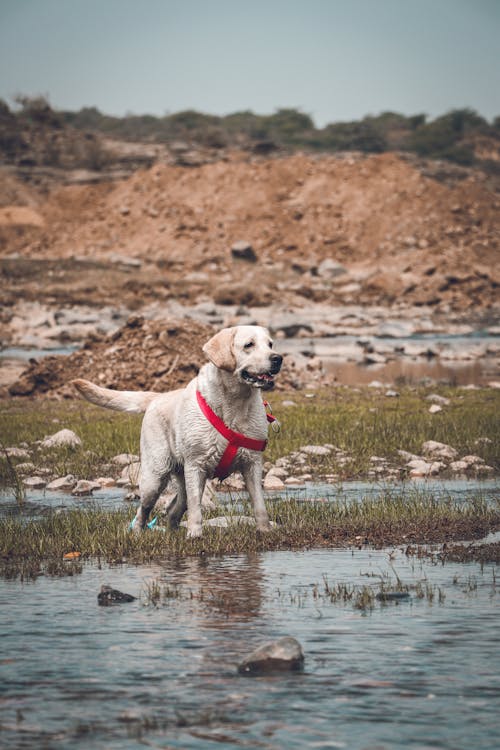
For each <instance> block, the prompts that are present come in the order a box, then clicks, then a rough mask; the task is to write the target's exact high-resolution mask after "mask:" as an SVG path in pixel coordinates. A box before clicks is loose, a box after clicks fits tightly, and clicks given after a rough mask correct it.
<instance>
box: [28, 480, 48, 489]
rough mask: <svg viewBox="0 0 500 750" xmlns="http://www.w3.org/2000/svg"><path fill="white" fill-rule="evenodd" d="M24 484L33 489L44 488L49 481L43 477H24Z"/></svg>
mask: <svg viewBox="0 0 500 750" xmlns="http://www.w3.org/2000/svg"><path fill="white" fill-rule="evenodd" d="M23 484H24V486H25V487H29V489H31V490H42V489H43V488H44V487H45V485H46V484H47V482H46V481H45V479H42V477H26V479H23Z"/></svg>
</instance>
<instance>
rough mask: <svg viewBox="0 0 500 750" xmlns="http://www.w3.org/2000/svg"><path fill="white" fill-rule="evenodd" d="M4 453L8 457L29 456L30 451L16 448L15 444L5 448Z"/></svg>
mask: <svg viewBox="0 0 500 750" xmlns="http://www.w3.org/2000/svg"><path fill="white" fill-rule="evenodd" d="M5 453H6V454H7V455H8V457H9V458H31V455H30V452H29V451H27V450H26V448H17V447H16V446H13V447H11V448H5Z"/></svg>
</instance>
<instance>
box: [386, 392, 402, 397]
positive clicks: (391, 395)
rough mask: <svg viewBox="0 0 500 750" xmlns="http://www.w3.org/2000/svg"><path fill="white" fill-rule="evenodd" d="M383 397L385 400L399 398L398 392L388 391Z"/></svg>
mask: <svg viewBox="0 0 500 750" xmlns="http://www.w3.org/2000/svg"><path fill="white" fill-rule="evenodd" d="M385 395H386V396H387V398H398V397H399V393H398V391H391V390H389V391H386V392H385Z"/></svg>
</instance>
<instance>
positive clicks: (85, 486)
mask: <svg viewBox="0 0 500 750" xmlns="http://www.w3.org/2000/svg"><path fill="white" fill-rule="evenodd" d="M100 489H101V486H100V485H99V484H97V482H89V481H88V480H87V479H80V480H79V481H78V482H77V483H76V485H75V486H74V487H73V489H72V490H71V494H72V495H75V497H85V496H86V495H91V494H92V493H93V491H94V490H100Z"/></svg>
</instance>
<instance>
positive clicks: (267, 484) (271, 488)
mask: <svg viewBox="0 0 500 750" xmlns="http://www.w3.org/2000/svg"><path fill="white" fill-rule="evenodd" d="M284 486H285V483H284V482H283V481H282V480H281V479H280V478H279V477H277V476H274V475H273V474H271V475H270V474H269V473H268V474H266V476H265V477H264V489H265V490H267V491H268V492H278V491H279V490H282V489H283V488H284Z"/></svg>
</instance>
